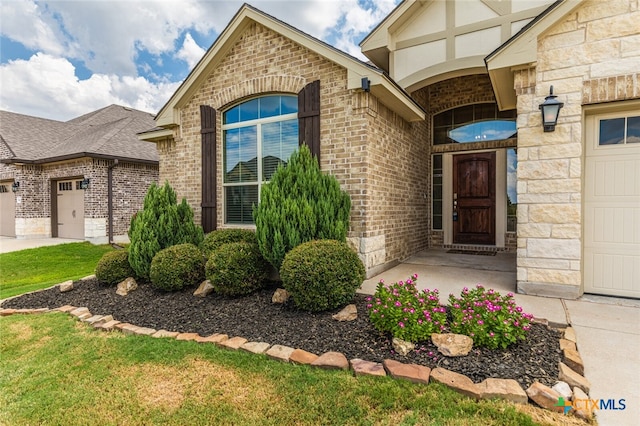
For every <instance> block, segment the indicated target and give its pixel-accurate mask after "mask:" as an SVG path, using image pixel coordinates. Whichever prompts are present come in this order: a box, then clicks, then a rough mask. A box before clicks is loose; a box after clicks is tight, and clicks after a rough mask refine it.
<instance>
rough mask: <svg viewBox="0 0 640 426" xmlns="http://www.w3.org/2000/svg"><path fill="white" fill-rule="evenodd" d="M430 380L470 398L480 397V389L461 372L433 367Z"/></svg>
mask: <svg viewBox="0 0 640 426" xmlns="http://www.w3.org/2000/svg"><path fill="white" fill-rule="evenodd" d="M431 380H432V381H434V382H438V383H442V384H443V385H445V386H448V387H450V388H451V389H453V390H455V391H456V392H459V393H461V394H463V395H466V396H469V397H471V398H475V399H480V398H481V397H482V390H481V389H480V388H479V387H478V386H477V385H476V384H475V383H473V382H472V381H471V379H470V378H468V377H467V376H465V375H463V374H459V373H455V372H453V371H449V370H447V369H445V368H440V367H438V368H434V369H433V370H431Z"/></svg>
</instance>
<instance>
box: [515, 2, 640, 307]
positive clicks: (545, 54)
mask: <svg viewBox="0 0 640 426" xmlns="http://www.w3.org/2000/svg"><path fill="white" fill-rule="evenodd" d="M638 22H640V11H639V6H638V1H637V0H620V1H600V0H591V1H586V2H585V3H583V4H582V5H581V6H580V7H579V8H578V9H577V10H576V11H574V12H573V13H571V14H569V15H568V16H567V17H565V18H564V19H563V20H561V21H560V22H559V23H557V24H556V25H555V26H554V27H553V28H551V29H550V31H548V32H547V33H545V34H544V36H543V37H541V38H540V39H539V40H538V60H537V64H536V66H535V67H531V68H527V69H522V70H518V71H516V72H515V89H516V93H517V95H518V202H519V205H518V288H519V290H520V291H524V292H529V293H534V294H545V295H560V296H562V297H569V298H575V297H578V296H579V295H580V294H581V293H582V289H581V284H582V283H581V280H582V268H581V263H582V261H583V259H582V238H583V236H582V227H583V216H582V215H583V213H582V182H583V179H584V174H583V155H584V150H583V140H584V137H583V105H586V104H591V103H602V102H610V101H618V100H625V99H632V98H639V97H640V88H639V87H638V82H640V78H639V77H638V75H639V74H638V73H639V70H640V50H639V49H638V37H639V33H640V30H639V27H638ZM550 85H553V86H554V93H555V94H556V95H558V99H559V100H560V101H562V102H564V108H563V109H562V110H561V112H560V118H559V120H558V125H557V126H556V129H555V131H554V132H551V133H544V132H543V130H542V125H541V116H540V112H539V110H538V105H539V104H540V103H542V102H543V101H544V98H545V96H547V95H548V94H549V86H550Z"/></svg>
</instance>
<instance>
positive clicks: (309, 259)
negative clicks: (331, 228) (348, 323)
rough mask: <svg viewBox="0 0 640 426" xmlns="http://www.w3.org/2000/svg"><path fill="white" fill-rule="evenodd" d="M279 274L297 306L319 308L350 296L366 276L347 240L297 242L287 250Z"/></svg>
mask: <svg viewBox="0 0 640 426" xmlns="http://www.w3.org/2000/svg"><path fill="white" fill-rule="evenodd" d="M280 278H282V285H283V287H284V288H285V289H286V290H287V291H288V292H289V294H291V297H292V298H293V301H294V303H295V304H296V306H298V307H299V308H300V309H303V310H306V311H312V312H319V311H326V310H330V309H335V308H338V307H340V306H343V305H346V304H347V303H349V302H350V301H351V300H353V298H354V296H355V294H356V290H357V289H358V287H360V285H361V284H362V282H363V281H364V279H365V269H364V265H363V264H362V261H361V260H360V258H359V257H358V255H357V254H356V253H355V252H354V251H353V250H351V249H350V248H349V246H348V245H347V244H346V243H343V242H340V241H334V240H317V241H310V242H307V243H304V244H300V245H299V246H297V247H295V248H294V249H293V250H291V251H290V252H289V253H287V255H286V256H285V257H284V261H283V262H282V268H280Z"/></svg>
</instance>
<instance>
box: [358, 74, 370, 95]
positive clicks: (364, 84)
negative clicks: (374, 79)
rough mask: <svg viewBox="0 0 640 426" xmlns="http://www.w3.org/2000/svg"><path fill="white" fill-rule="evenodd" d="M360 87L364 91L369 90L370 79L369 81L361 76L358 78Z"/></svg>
mask: <svg viewBox="0 0 640 426" xmlns="http://www.w3.org/2000/svg"><path fill="white" fill-rule="evenodd" d="M360 87H361V88H362V90H364V91H365V92H369V91H370V90H371V81H369V79H368V78H367V77H362V79H361V80H360Z"/></svg>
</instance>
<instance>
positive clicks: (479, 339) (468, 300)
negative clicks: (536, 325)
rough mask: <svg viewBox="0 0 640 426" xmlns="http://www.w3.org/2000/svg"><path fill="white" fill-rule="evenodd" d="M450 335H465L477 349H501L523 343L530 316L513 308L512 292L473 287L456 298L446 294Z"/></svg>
mask: <svg viewBox="0 0 640 426" xmlns="http://www.w3.org/2000/svg"><path fill="white" fill-rule="evenodd" d="M449 311H450V314H451V322H450V324H449V325H450V329H451V332H452V333H458V334H466V335H467V336H469V337H471V338H472V339H473V343H474V344H475V345H478V346H486V347H488V348H490V349H497V348H502V349H506V348H507V347H508V346H510V345H512V344H514V343H516V342H517V341H518V340H524V339H525V338H526V334H527V332H528V331H529V329H530V323H531V319H533V315H531V314H527V313H524V312H523V311H522V308H521V307H520V306H516V302H515V300H514V299H513V293H508V294H507V295H506V296H501V295H500V293H498V292H496V291H494V290H492V289H489V290H485V288H484V287H483V286H481V285H477V286H476V288H475V289H473V290H469V289H468V288H466V287H465V288H464V289H463V290H462V293H461V294H460V297H459V298H456V297H455V296H454V295H453V294H451V295H449Z"/></svg>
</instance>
